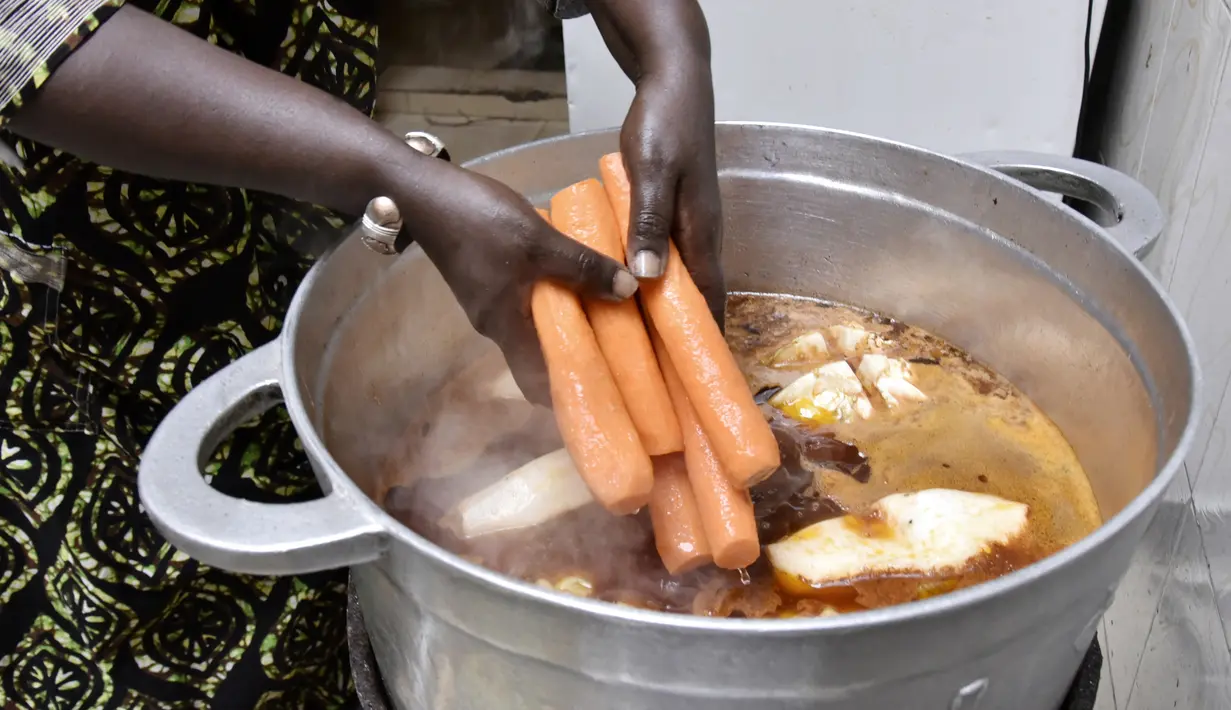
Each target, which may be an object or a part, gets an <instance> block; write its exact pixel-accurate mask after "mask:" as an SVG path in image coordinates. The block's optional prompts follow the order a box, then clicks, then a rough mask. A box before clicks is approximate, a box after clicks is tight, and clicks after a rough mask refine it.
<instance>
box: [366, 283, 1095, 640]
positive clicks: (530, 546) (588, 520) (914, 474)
mask: <svg viewBox="0 0 1231 710" xmlns="http://www.w3.org/2000/svg"><path fill="white" fill-rule="evenodd" d="M831 326H855V327H858V328H862V329H864V330H866V331H868V332H870V333H873V334H875V335H876V336H878V337H879V338H881V344H880V345H881V351H882V352H883V353H884V354H885V355H887V356H890V357H896V358H903V359H905V360H908V361H909V362H910V363H911V369H912V377H913V379H912V381H913V383H914V384H915V385H916V386H917V387H918V389H919V390H921V391H922V392H924V393H926V395H927V400H926V401H923V402H918V403H913V404H912V405H911V406H905V407H898V408H894V409H891V408H889V407H887V406H886V402H885V401H883V400H882V399H881V398H880V395H878V394H875V393H873V394H872V395H871V403H872V405H873V407H874V408H875V410H876V412H875V415H874V416H871V417H869V418H867V419H862V418H859V417H855V418H853V419H852V420H851V421H849V422H846V423H844V422H841V421H829V422H824V421H819V422H818V421H809V422H802V421H799V420H798V419H795V418H792V417H791V416H788V415H787V414H784V413H783V412H782V411H780V410H779V409H778V408H776V407H774V406H771V405H770V404H769V402H768V400H769V399H770V397H771V396H772V395H773V394H774V393H775V392H777V391H778V390H779V389H780V388H782V387H784V386H786V385H788V384H790V383H791V382H792V381H794V380H795V378H797V377H799V376H800V375H801V374H804V373H805V372H807V371H808V370H809V369H810V368H812V367H815V366H816V365H818V364H824V363H823V362H822V363H818V362H811V363H800V365H799V366H798V367H792V366H771V365H770V364H767V361H768V360H769V358H770V357H771V356H772V355H773V354H774V353H775V352H776V351H778V350H779V349H780V348H781V347H782V346H784V345H785V344H787V343H789V342H791V341H792V340H793V339H794V338H796V337H798V336H801V335H804V334H805V333H809V332H813V331H821V330H824V329H827V328H829V327H831ZM727 340H728V342H729V344H730V346H731V348H732V351H733V352H734V354H735V356H736V359H737V361H738V362H739V364H740V367H741V369H742V370H743V372H744V374H745V376H746V378H747V380H748V383H749V385H750V386H751V388H752V389H753V391H754V392H757V393H758V401H759V402H761V403H762V408H763V410H764V411H765V414H766V416H767V418H768V419H769V420H770V421H771V424H772V426H773V427H774V431H775V434H776V436H777V438H778V441H779V445H780V447H781V449H782V454H783V456H782V460H783V465H782V468H781V469H780V470H779V471H777V472H776V473H775V474H774V475H773V476H771V477H770V478H769V479H768V480H766V481H765V482H763V483H761V484H759V485H758V486H756V487H754V488H753V489H752V491H751V493H752V498H753V502H754V508H755V511H756V516H757V521H758V526H759V534H760V540H761V544H762V546H764V545H767V544H770V543H773V542H776V541H778V540H780V539H782V538H783V537H785V536H787V535H790V534H793V533H796V532H798V531H800V530H802V529H804V528H806V527H807V526H809V525H812V524H814V523H817V522H820V521H823V520H826V519H830V518H835V517H839V516H842V515H844V514H847V513H855V514H860V513H862V512H863V511H866V510H867V509H868V508H869V506H871V505H872V504H873V503H874V502H876V501H877V500H879V499H881V498H883V497H885V496H887V495H890V494H894V493H904V492H912V491H920V490H924V489H932V488H946V489H955V490H960V491H969V492H973V493H986V494H992V495H995V496H999V497H1001V498H1004V499H1007V500H1009V501H1016V502H1019V503H1024V504H1026V505H1028V506H1029V514H1028V519H1027V525H1026V530H1025V533H1024V534H1022V535H1020V536H1018V537H1017V538H1015V539H1014V542H1013V543H1011V544H1010V545H1008V546H998V547H994V548H993V549H992V550H991V552H990V553H988V554H984V555H981V556H978V557H976V558H975V559H973V560H972V561H971V562H970V563H969V564H967V565H965V566H964V567H963V568H962V569H947V570H944V571H942V572H940V573H930V574H920V573H917V572H912V571H910V570H900V571H895V572H891V573H886V574H884V575H881V576H878V577H876V578H868V579H861V580H855V581H853V582H851V581H847V582H844V583H843V584H840V585H832V586H826V587H821V588H810V587H807V586H803V587H801V585H800V584H799V580H798V579H796V580H788V579H784V578H779V576H778V575H776V574H775V571H774V570H773V569H772V567H771V566H770V564H769V563H768V560H767V557H766V555H765V554H762V556H761V557H760V559H759V560H758V561H757V563H756V564H754V565H753V566H752V567H750V568H748V569H746V570H738V571H726V570H720V569H717V568H715V567H713V566H712V565H710V566H706V567H703V568H701V569H699V570H696V571H693V572H690V573H687V574H684V575H678V576H672V575H670V574H668V573H667V572H666V570H665V569H664V568H663V566H662V563H661V561H660V559H659V556H658V553H657V551H656V549H655V546H654V536H653V532H652V530H651V526H650V521H649V515H648V514H647V512H646V511H644V510H643V511H642V512H641V513H639V514H637V515H633V516H627V517H616V516H613V515H610V514H609V513H607V512H606V511H605V510H603V509H602V508H600V507H599V506H597V505H589V506H586V507H584V508H581V509H579V510H576V511H574V512H572V513H569V514H567V515H565V516H562V517H560V518H557V519H556V520H554V521H551V522H549V523H546V524H543V525H539V526H537V527H534V528H530V529H526V530H521V531H516V532H511V533H501V534H494V535H488V536H484V537H480V538H477V539H472V540H462V539H459V538H458V537H456V536H455V535H453V534H452V533H451V532H450V530H449V529H447V528H446V527H444V526H442V525H441V524H439V521H440V519H441V516H442V514H443V513H444V512H445V510H446V509H447V508H448V506H449V504H450V502H451V501H456V500H457V499H458V498H460V497H461V496H464V495H466V494H468V493H470V492H473V491H474V490H477V489H478V488H481V487H482V486H484V485H486V484H487V483H490V482H491V481H492V480H493V478H494V477H498V476H500V475H502V474H503V473H506V472H507V471H509V470H511V469H512V468H515V467H516V466H519V465H521V464H522V463H525V462H527V461H529V460H531V459H533V458H535V457H537V456H539V455H542V454H544V453H547V452H548V451H550V450H552V449H554V448H557V447H558V446H559V445H560V444H559V443H558V439H554V438H552V437H543V436H539V437H529V438H527V439H526V443H525V444H524V445H522V446H521V447H520V448H518V443H517V442H516V441H514V442H508V441H505V442H503V444H502V445H503V446H505V449H504V450H503V454H502V455H504V456H505V457H508V460H509V464H510V465H509V466H507V467H505V468H502V469H501V470H497V471H490V472H488V475H481V474H476V475H461V476H455V477H453V478H450V479H445V480H420V481H419V482H418V483H416V484H414V485H412V486H406V487H395V488H393V489H392V490H390V492H389V495H388V496H386V499H385V505H386V509H387V510H389V512H390V513H391V514H393V515H394V516H395V517H397V518H398V519H399V520H401V521H402V522H403V523H404V524H406V525H407V526H408V527H410V528H411V529H413V530H415V531H417V532H418V533H420V534H422V535H423V536H425V537H427V538H428V539H430V540H432V541H434V542H435V543H437V544H439V545H441V546H443V547H445V548H446V549H449V550H451V551H453V552H455V553H457V554H459V555H462V556H464V557H466V558H468V559H471V560H473V561H475V562H477V563H479V564H482V565H484V566H486V567H489V568H491V569H494V570H498V571H500V572H503V573H505V574H508V575H511V576H513V577H517V578H520V579H522V580H525V581H528V582H531V583H538V584H541V585H544V586H548V587H551V588H554V589H558V590H560V591H564V592H568V593H573V594H578V595H581V596H587V597H592V598H597V599H603V600H607V601H611V602H617V603H623V604H629V605H633V606H638V607H644V608H648V609H656V610H662V611H668V612H678V613H692V614H699V615H707V616H732V617H734V616H739V617H758V618H760V617H791V616H816V615H822V614H832V613H841V612H847V611H854V610H859V609H866V608H875V607H881V606H886V605H890V604H897V603H902V602H907V601H911V600H915V599H921V598H925V597H929V596H933V595H936V594H941V593H945V592H948V591H952V590H954V589H958V588H961V587H965V586H969V585H971V584H976V583H978V582H982V581H985V580H988V579H991V578H994V577H997V576H1000V575H1002V574H1005V573H1007V572H1010V571H1012V570H1014V569H1017V568H1019V567H1022V566H1024V565H1027V564H1030V563H1032V562H1035V561H1037V560H1039V559H1041V558H1043V557H1045V556H1047V555H1050V554H1053V553H1055V552H1057V551H1058V550H1060V549H1062V548H1064V547H1065V546H1067V545H1070V544H1072V543H1073V542H1075V541H1077V540H1079V539H1081V538H1082V537H1084V536H1085V535H1087V534H1089V533H1090V532H1092V531H1093V530H1094V529H1095V528H1097V527H1098V526H1099V524H1100V522H1101V520H1100V517H1099V513H1098V507H1097V505H1096V502H1095V499H1094V495H1093V492H1092V491H1091V488H1090V485H1089V482H1088V481H1087V479H1086V477H1085V474H1084V473H1083V471H1082V468H1081V465H1080V464H1079V463H1078V461H1077V457H1076V455H1075V454H1074V452H1073V450H1072V448H1071V447H1070V446H1069V444H1068V442H1067V441H1065V439H1064V437H1063V436H1062V435H1061V433H1060V431H1059V430H1058V429H1057V427H1056V426H1055V425H1054V424H1053V423H1052V422H1051V421H1050V420H1048V419H1047V417H1046V416H1044V415H1043V413H1042V412H1041V411H1040V410H1039V409H1038V408H1037V407H1036V406H1035V405H1034V404H1033V403H1032V402H1031V401H1030V400H1029V399H1028V398H1027V397H1026V396H1025V395H1024V394H1022V393H1021V392H1020V391H1019V390H1017V389H1016V388H1015V387H1013V385H1012V384H1010V383H1009V382H1008V381H1006V380H1005V379H1004V378H1003V377H1001V376H999V375H998V374H996V373H995V372H993V371H991V370H990V369H989V368H987V367H985V366H984V365H982V364H980V363H978V362H976V361H975V360H973V359H972V358H971V357H970V356H969V355H967V354H966V353H964V352H962V351H961V350H959V349H957V348H955V347H953V346H952V345H950V344H948V343H946V342H945V341H943V340H941V339H940V338H938V337H936V336H934V335H932V334H930V333H927V332H925V331H923V330H921V329H918V328H915V327H913V326H909V325H906V324H903V323H899V322H897V321H894V320H892V319H888V318H884V317H881V316H878V315H875V314H871V313H868V312H865V311H861V310H859V309H856V308H852V307H849V306H844V305H838V304H831V303H825V302H820V301H816V300H809V299H802V298H794V297H787V296H772V295H759V294H738V295H733V296H732V297H731V298H730V301H729V307H728V316H727ZM829 359H830V360H834V359H840V355H837V354H834V355H832V356H831V357H830V358H829ZM850 362H851V365H852V367H856V366H857V364H858V358H853V359H852V360H851V361H850ZM488 458H489V460H490V457H488ZM402 478H403V479H405V478H406V477H405V476H403V477H402ZM851 524H852V525H855V526H859V532H860V534H861V535H864V536H869V537H872V536H876V535H878V534H884V529H883V528H884V526H883V525H880V524H879V523H878V521H877V520H875V519H872V518H866V517H856V518H853V519H852V522H851Z"/></svg>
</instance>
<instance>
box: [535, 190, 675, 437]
mask: <svg viewBox="0 0 1231 710" xmlns="http://www.w3.org/2000/svg"><path fill="white" fill-rule="evenodd" d="M551 215H552V216H551V220H552V224H554V225H555V227H556V229H559V230H560V231H561V232H563V233H564V234H566V235H568V236H570V237H572V238H573V239H576V240H577V241H579V242H581V243H582V244H584V245H586V246H588V247H590V248H591V249H594V250H595V251H597V252H599V253H602V254H604V255H606V256H609V257H611V258H613V259H615V260H617V261H619V262H621V263H623V261H624V249H623V247H622V246H621V243H620V235H619V232H618V231H617V229H618V228H617V227H616V221H615V216H614V215H613V214H612V212H611V205H610V203H608V201H607V196H606V194H605V193H604V192H603V186H602V185H600V184H599V183H598V181H597V180H594V179H593V178H591V179H589V180H584V181H582V182H579V183H577V184H575V185H572V186H570V187H567V188H565V189H563V190H561V191H560V192H558V193H556V195H555V197H552V198H551ZM585 309H586V313H587V314H588V315H589V316H590V325H591V327H592V328H593V329H594V335H595V336H596V337H597V338H598V346H599V349H600V350H602V352H603V356H604V357H605V358H606V360H607V365H608V366H609V367H610V368H611V374H612V376H613V377H615V383H616V387H618V388H619V390H620V394H621V395H622V396H623V398H624V406H625V407H626V408H627V409H628V414H629V416H631V417H632V420H633V425H634V426H636V427H637V433H638V434H640V435H641V443H642V444H644V445H645V449H646V451H647V452H648V453H649V454H650V455H651V456H661V455H664V454H671V453H676V452H678V451H683V450H684V439H683V436H682V435H681V433H680V423H679V420H677V419H676V416H675V412H674V411H673V410H672V408H671V399H670V398H669V397H668V396H667V386H666V385H665V384H664V383H663V375H662V372H660V371H659V369H658V361H657V359H655V357H654V347H653V346H652V345H650V336H649V335H647V334H646V332H645V323H644V322H643V321H642V319H641V310H640V309H638V308H637V303H636V302H635V301H631V300H629V301H622V302H620V303H609V302H606V301H589V302H587V303H586V304H585Z"/></svg>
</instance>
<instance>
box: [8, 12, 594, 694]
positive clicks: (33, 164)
mask: <svg viewBox="0 0 1231 710" xmlns="http://www.w3.org/2000/svg"><path fill="white" fill-rule="evenodd" d="M133 1H134V4H136V5H139V6H140V7H141V8H142V9H144V10H146V11H148V12H151V13H154V14H156V15H158V16H159V17H161V18H163V19H165V20H167V21H169V22H173V23H174V24H176V25H178V26H179V27H181V28H183V29H184V30H187V31H188V32H191V33H193V34H195V35H197V36H198V37H201V38H203V39H206V40H208V41H209V42H211V43H214V44H216V45H218V46H220V47H223V48H226V49H228V50H231V51H234V52H236V53H239V54H241V55H243V56H245V57H246V58H248V59H250V60H252V61H254V62H258V63H260V64H262V65H265V66H268V67H272V68H274V69H277V70H278V71H281V72H284V73H286V74H289V75H292V76H295V77H298V78H299V79H301V80H303V81H305V82H308V83H310V84H312V85H315V86H317V87H319V88H321V89H324V90H326V91H328V92H330V93H332V94H334V95H336V96H339V97H341V98H343V99H345V100H346V101H348V102H349V103H350V104H351V105H353V106H355V107H356V108H358V109H360V110H362V111H365V112H370V111H371V110H372V108H373V102H374V97H375V73H374V69H373V67H374V57H375V53H376V40H377V32H376V26H375V22H374V8H373V7H372V5H373V2H372V0H332V2H330V1H327V0H259V1H258V0H133ZM43 4H44V5H49V6H55V5H56V3H43ZM61 4H71V3H61ZM77 4H78V5H79V4H81V3H80V2H78V3H77ZM118 4H119V0H99V1H97V2H94V3H93V6H92V7H91V8H89V9H90V10H91V11H92V12H91V13H87V14H85V15H84V20H83V21H82V23H81V24H80V26H79V29H78V30H77V31H76V32H75V33H73V34H71V35H70V36H69V37H68V39H67V40H66V41H64V42H63V43H62V44H61V45H59V46H58V48H57V49H56V51H55V52H54V54H52V55H51V58H50V59H49V60H48V61H46V62H41V63H40V65H39V66H38V67H36V68H35V69H34V70H33V71H32V73H31V75H30V78H29V81H28V82H27V83H26V84H24V85H23V86H22V87H21V88H20V91H17V92H16V93H15V95H13V96H12V97H0V102H4V101H5V99H6V98H9V103H8V105H7V106H5V107H4V111H5V112H6V113H8V112H11V111H13V110H15V109H17V108H19V107H20V105H21V103H22V100H23V99H28V97H29V96H30V95H31V94H32V93H33V92H34V91H37V89H38V87H39V86H40V85H41V84H42V83H43V81H45V80H46V79H47V77H48V76H50V74H51V72H53V71H54V69H55V67H56V64H57V63H58V62H59V61H62V60H63V59H64V57H66V56H68V54H69V53H70V52H71V51H72V50H73V49H75V48H76V47H78V46H79V45H81V44H82V43H83V42H84V41H87V39H88V35H89V33H90V32H92V31H93V30H94V29H96V28H97V27H98V26H99V25H101V24H102V23H103V22H105V21H106V19H107V17H109V16H110V14H111V13H113V12H114V11H115V9H116V7H117V6H118ZM12 5H13V3H7V4H6V6H5V7H7V8H9V9H11V6H12ZM560 5H561V7H560V8H558V9H559V10H560V11H561V13H560V14H562V15H565V14H567V15H572V14H576V8H575V7H572V8H566V7H565V6H566V5H575V2H574V3H569V2H562V3H560ZM99 6H101V7H99ZM553 7H554V6H553ZM0 9H5V8H0ZM0 14H2V13H0ZM74 17H76V16H74ZM3 19H4V18H3V17H0V21H3ZM18 40H20V38H14V37H12V36H4V35H3V33H2V32H0V68H4V66H5V65H4V61H5V60H6V59H9V60H11V58H12V56H13V54H14V53H16V52H20V51H21V46H20V45H19V44H17V43H16V42H17V41H18ZM6 53H7V55H8V56H7V57H6ZM10 66H11V64H10ZM0 136H2V137H3V139H4V142H6V143H7V144H8V145H9V146H10V147H11V148H12V149H13V150H14V152H15V153H16V154H17V156H18V157H19V158H20V159H21V161H22V162H23V163H24V168H21V169H16V168H14V169H8V168H5V169H3V170H2V171H0V391H2V392H3V396H4V403H5V406H4V410H3V412H2V413H0V708H3V709H5V710H8V709H9V708H21V709H25V708H31V709H37V710H69V709H72V710H77V709H85V708H116V709H118V708H125V709H128V708H218V709H223V708H225V709H226V710H238V709H241V708H254V707H257V708H295V709H303V708H335V707H346V706H349V705H350V704H351V703H352V702H353V692H352V689H351V683H350V677H349V668H348V663H347V656H346V641H345V621H344V612H345V603H346V602H345V582H346V572H345V571H344V570H340V571H334V572H326V573H321V574H314V575H307V576H302V577H287V578H263V577H252V576H243V575H234V574H229V573H225V572H222V571H220V570H216V569H212V568H210V567H207V566H205V565H203V564H200V563H198V562H196V561H194V560H191V559H189V558H188V557H186V556H185V555H183V554H182V553H180V552H179V551H177V550H176V549H175V548H173V547H172V546H171V545H170V544H168V543H167V542H166V541H165V540H164V539H162V537H161V536H160V535H159V534H158V533H157V532H156V531H155V529H154V528H153V526H152V525H151V523H150V522H149V520H148V519H147V518H146V516H145V515H144V514H143V512H142V510H141V507H140V505H139V503H138V498H137V489H136V471H137V463H138V460H139V458H140V455H141V450H142V446H143V445H144V443H145V442H146V441H147V439H148V438H149V436H150V434H151V433H152V432H153V429H154V427H155V426H157V424H158V423H159V421H160V420H161V419H162V418H163V416H165V415H166V414H167V412H168V411H169V410H170V409H171V407H173V406H174V405H175V403H176V402H177V401H178V400H179V399H180V398H181V397H182V396H183V395H184V393H186V392H187V391H188V390H189V389H190V388H192V387H193V385H195V384H197V383H199V382H201V381H202V380H204V379H205V378H206V377H208V376H209V375H210V374H212V373H214V372H216V371H217V370H218V369H220V368H221V367H223V366H225V365H226V364H228V363H230V362H231V361H233V360H235V359H236V358H238V357H240V356H241V355H243V354H244V353H246V352H248V351H250V350H252V349H253V348H255V347H258V346H260V345H261V344H263V343H266V342H268V341H270V340H271V339H273V338H274V337H276V336H277V334H278V332H279V329H280V328H281V326H282V318H283V315H284V314H285V312H286V309H287V307H288V306H289V304H290V300H291V297H292V295H293V294H294V292H295V288H296V286H297V285H298V283H299V281H300V279H301V278H302V277H303V276H304V274H305V273H306V271H307V269H308V268H309V266H310V263H309V261H308V259H307V258H305V257H304V256H302V255H301V253H300V252H299V251H297V250H296V249H295V247H294V245H295V242H296V240H297V239H298V238H300V237H301V236H305V235H316V234H319V233H321V230H327V229H336V228H339V227H341V221H340V220H339V218H338V217H337V216H335V215H332V214H330V213H328V212H326V211H325V210H323V209H319V208H314V207H311V206H308V205H303V204H297V203H293V202H291V201H288V200H285V199H282V198H279V197H275V196H271V195H268V194H261V193H256V192H250V191H244V190H239V189H230V188H224V187H209V186H200V185H189V184H183V183H174V182H163V181H156V180H151V179H148V178H144V177H140V176H137V175H132V174H127V173H123V172H120V171H117V170H112V169H109V168H106V167H102V166H99V165H94V164H90V163H87V162H84V161H81V160H77V159H75V158H73V157H71V156H69V155H66V154H63V153H60V152H58V151H55V150H52V149H50V148H47V147H45V146H42V145H39V144H36V143H33V142H30V141H26V140H20V139H17V138H15V137H14V136H12V135H11V134H7V133H0ZM208 473H209V474H210V477H211V482H212V485H214V486H215V487H216V488H218V489H219V490H222V491H224V492H226V493H229V494H231V495H234V496H238V497H243V498H248V499H252V500H259V501H269V502H286V501H295V500H305V499H310V498H314V497H317V496H319V489H318V488H317V485H316V482H315V480H314V478H313V475H312V473H311V470H310V468H309V466H308V463H307V460H306V458H305V457H304V456H303V454H302V451H301V448H300V444H299V442H298V439H297V438H296V436H295V433H294V430H293V429H292V427H291V426H290V424H289V422H288V419H287V417H286V415H285V412H284V411H283V410H280V409H275V410H273V411H271V412H270V413H268V414H266V415H265V416H264V417H263V419H262V420H261V421H260V422H258V423H256V424H255V425H252V426H249V427H246V428H243V429H241V430H240V431H239V432H237V433H236V434H235V436H233V437H232V438H231V439H230V440H228V441H227V442H225V443H224V444H223V446H222V447H221V448H220V450H219V451H218V452H217V454H216V455H215V456H214V458H213V460H212V462H211V464H210V466H209V472H208Z"/></svg>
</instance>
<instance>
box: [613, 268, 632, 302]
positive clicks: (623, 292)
mask: <svg viewBox="0 0 1231 710" xmlns="http://www.w3.org/2000/svg"><path fill="white" fill-rule="evenodd" d="M611 290H612V291H613V292H614V293H615V295H616V297H617V298H619V299H620V300H621V301H624V300H627V299H630V298H632V297H633V294H634V293H637V277H636V276H633V275H632V274H630V273H628V272H627V271H625V270H624V269H620V270H619V271H617V272H616V275H615V279H614V280H613V281H612V282H611Z"/></svg>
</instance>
